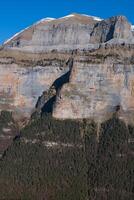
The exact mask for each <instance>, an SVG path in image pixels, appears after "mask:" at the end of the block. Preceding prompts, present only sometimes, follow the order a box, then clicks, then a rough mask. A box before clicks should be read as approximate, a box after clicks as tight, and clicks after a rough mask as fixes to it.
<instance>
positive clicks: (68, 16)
mask: <svg viewBox="0 0 134 200" xmlns="http://www.w3.org/2000/svg"><path fill="white" fill-rule="evenodd" d="M81 15H82V16H85V17H91V18H93V19H94V20H96V21H102V20H103V19H101V18H100V17H95V16H91V15H85V14H81ZM75 16H76V15H75V14H71V15H67V16H64V17H61V18H59V19H66V18H70V17H75Z"/></svg>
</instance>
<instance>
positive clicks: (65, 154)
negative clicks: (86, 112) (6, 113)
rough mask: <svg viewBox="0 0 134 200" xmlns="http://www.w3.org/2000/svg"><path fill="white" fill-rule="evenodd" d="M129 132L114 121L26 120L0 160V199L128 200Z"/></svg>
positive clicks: (132, 175) (132, 132)
mask: <svg viewBox="0 0 134 200" xmlns="http://www.w3.org/2000/svg"><path fill="white" fill-rule="evenodd" d="M133 136H134V128H133V127H132V126H128V127H127V126H126V125H125V124H124V123H123V122H122V121H121V120H119V119H118V118H117V117H113V118H112V119H110V120H108V121H106V122H105V123H103V124H101V129H100V138H99V142H98V139H97V125H96V124H95V122H93V121H92V122H91V121H88V120H83V121H81V122H77V121H72V120H64V121H59V120H56V119H54V118H52V117H51V116H49V115H48V116H44V117H42V118H40V119H37V120H32V121H31V122H30V123H29V124H28V125H27V126H26V127H25V128H24V129H23V130H22V131H21V136H20V138H17V139H16V140H14V142H13V144H12V145H11V146H10V147H9V148H8V149H7V151H5V153H4V155H3V158H2V159H1V161H0V199H8V200H10V199H26V200H28V199H29V200H31V199H32V200H34V199H35V200H43V199H45V200H101V199H102V200H120V199H121V200H131V199H133V192H134V182H133V181H134V171H133V170H134V161H133V145H132V142H133Z"/></svg>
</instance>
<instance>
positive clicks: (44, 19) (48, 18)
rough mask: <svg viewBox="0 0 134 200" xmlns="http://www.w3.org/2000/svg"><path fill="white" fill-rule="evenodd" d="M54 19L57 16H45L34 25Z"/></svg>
mask: <svg viewBox="0 0 134 200" xmlns="http://www.w3.org/2000/svg"><path fill="white" fill-rule="evenodd" d="M53 20H55V18H51V17H46V18H43V19H41V20H39V21H37V22H36V23H35V24H34V25H36V24H39V23H41V22H44V21H53Z"/></svg>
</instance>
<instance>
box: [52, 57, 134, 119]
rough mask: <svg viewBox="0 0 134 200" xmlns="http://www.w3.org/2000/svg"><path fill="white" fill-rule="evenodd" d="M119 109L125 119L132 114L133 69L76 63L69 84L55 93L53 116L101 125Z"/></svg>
mask: <svg viewBox="0 0 134 200" xmlns="http://www.w3.org/2000/svg"><path fill="white" fill-rule="evenodd" d="M118 109H120V110H121V111H120V112H121V113H120V115H121V116H124V117H126V118H127V117H128V115H129V116H130V114H132V115H131V116H133V114H134V65H130V64H129V65H127V64H107V63H105V64H104V63H103V64H90V63H80V62H79V61H76V62H74V65H73V68H72V71H71V75H70V80H69V83H67V84H65V85H64V86H63V87H62V89H61V90H60V91H59V93H58V96H57V100H56V104H55V107H54V110H53V116H54V117H56V118H71V119H76V118H80V119H81V118H92V119H96V120H97V121H103V120H104V119H105V118H107V117H108V116H110V114H112V113H114V112H116V111H117V110H118ZM130 119H131V118H130Z"/></svg>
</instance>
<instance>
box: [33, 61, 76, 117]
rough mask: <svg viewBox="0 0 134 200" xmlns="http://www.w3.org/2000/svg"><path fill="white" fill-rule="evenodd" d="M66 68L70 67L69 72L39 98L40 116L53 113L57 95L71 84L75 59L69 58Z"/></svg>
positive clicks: (37, 107)
mask: <svg viewBox="0 0 134 200" xmlns="http://www.w3.org/2000/svg"><path fill="white" fill-rule="evenodd" d="M66 66H68V67H69V71H68V72H67V73H65V74H63V75H62V76H61V77H59V78H57V79H56V80H55V81H54V83H53V84H52V86H51V87H50V88H49V90H48V91H45V92H43V94H42V95H41V96H40V97H39V98H38V101H37V103H36V106H35V108H36V112H38V113H39V114H41V115H42V114H44V113H52V111H53V105H54V103H55V101H56V95H57V93H58V91H59V89H61V87H62V86H63V85H64V84H66V83H68V82H69V77H70V73H71V69H72V66H73V58H72V57H71V58H69V59H68V61H67V62H66Z"/></svg>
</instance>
